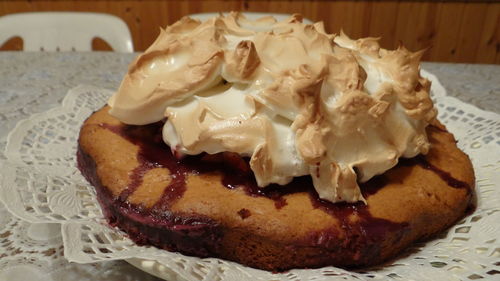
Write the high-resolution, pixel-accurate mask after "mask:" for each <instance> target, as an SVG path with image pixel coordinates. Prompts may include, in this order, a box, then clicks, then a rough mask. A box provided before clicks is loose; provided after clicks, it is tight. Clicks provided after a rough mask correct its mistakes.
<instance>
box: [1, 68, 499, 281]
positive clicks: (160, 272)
mask: <svg viewBox="0 0 500 281" xmlns="http://www.w3.org/2000/svg"><path fill="white" fill-rule="evenodd" d="M426 76H428V77H429V74H427V75H426ZM430 78H431V80H433V96H434V99H435V101H436V106H437V108H438V110H439V112H440V114H439V119H440V120H441V121H442V122H443V123H444V124H446V126H447V127H448V129H449V130H450V131H451V132H453V133H454V134H455V136H456V138H457V139H458V140H459V142H458V145H459V147H460V148H461V149H463V150H464V151H465V152H466V153H467V154H469V156H470V157H471V160H472V162H473V165H474V168H475V172H476V177H477V181H476V190H477V197H478V207H477V209H476V211H475V212H474V213H473V214H472V215H470V216H468V217H467V218H465V219H463V220H462V221H460V222H459V223H458V224H456V225H455V226H454V227H452V228H450V229H449V230H448V231H446V232H443V233H442V234H441V235H440V236H439V237H437V238H435V239H433V240H431V241H428V242H425V243H420V244H415V245H413V246H412V247H410V248H409V249H407V250H406V251H405V252H404V253H403V254H402V255H400V256H399V257H398V258H396V259H394V260H393V261H391V262H388V263H387V264H385V265H381V266H379V267H375V268H370V269H365V270H364V271H355V272H353V271H346V270H343V269H339V268H335V267H325V268H321V269H308V270H290V271H288V272H286V273H281V274H275V273H270V272H267V271H262V270H257V269H252V268H248V267H245V266H242V265H240V264H237V263H234V262H229V261H225V260H220V259H214V258H211V259H200V258H196V257H188V256H184V255H181V254H178V253H173V252H167V251H163V250H159V249H156V248H154V247H141V246H137V245H135V244H134V243H133V242H132V241H131V240H129V239H128V238H127V237H126V236H124V235H123V233H121V232H120V231H118V230H117V229H112V228H109V227H108V226H107V224H106V222H105V220H104V219H103V215H102V213H101V211H100V208H99V206H98V204H97V201H96V198H95V193H94V189H93V187H91V186H90V185H89V184H88V183H87V182H86V181H85V179H84V178H83V177H82V176H81V175H80V172H79V171H78V169H77V168H76V159H75V156H76V145H77V136H78V132H79V129H80V126H81V124H82V122H83V121H84V120H85V118H86V117H87V116H89V115H90V114H91V113H92V112H93V111H94V110H97V109H98V108H100V107H101V106H102V105H103V104H104V103H105V101H106V100H107V98H108V97H109V95H110V94H111V92H110V91H107V90H103V89H99V88H95V87H91V86H79V87H76V88H74V89H72V90H70V91H69V93H68V95H67V96H66V98H65V99H64V101H63V104H62V106H61V107H59V108H55V109H53V110H50V111H48V112H45V113H42V114H36V115H33V116H32V117H31V118H29V119H27V120H24V121H22V122H20V123H19V124H18V125H17V126H16V128H15V129H14V130H13V131H12V132H11V133H10V135H9V137H8V142H7V145H6V150H5V155H6V157H7V160H6V161H4V162H3V163H0V164H1V167H0V169H1V170H2V173H1V179H0V180H1V181H0V199H1V200H2V201H3V203H4V204H5V206H6V208H7V209H8V210H9V211H10V212H11V213H13V214H14V215H16V216H17V217H19V218H21V219H23V220H26V221H28V222H45V223H61V234H62V238H63V241H64V256H65V257H66V258H67V259H68V260H70V261H73V262H77V263H92V262H98V261H107V260H119V259H127V260H128V261H129V262H130V263H132V264H134V265H136V266H138V267H140V268H142V269H143V270H146V271H148V272H150V273H152V274H155V275H157V276H160V277H162V278H168V279H169V280H174V279H178V280H311V281H312V280H316V281H317V280H360V279H361V280H364V279H375V280H376V279H383V280H386V279H396V280H397V279H411V280H428V279H432V280H469V279H471V280H473V279H478V278H494V277H497V278H499V276H500V275H497V274H500V237H499V233H500V212H499V211H500V188H499V185H498V182H499V181H500V149H499V148H500V116H499V115H498V114H495V113H490V112H485V111H482V110H479V109H477V108H476V107H474V106H471V105H468V104H465V103H462V102H460V101H459V100H457V99H455V98H452V97H447V96H446V93H445V92H444V89H443V88H442V86H441V85H440V84H439V82H438V81H437V80H436V79H435V77H433V76H430ZM436 215H439V214H436ZM1 220H2V218H1V217H0V221H1ZM4 223H8V222H4ZM33 227H36V226H33ZM12 229H16V226H12ZM44 231H45V232H47V231H50V234H51V235H54V236H58V235H59V232H58V231H57V227H55V228H51V229H43V230H34V232H38V233H39V232H44ZM15 235H17V234H16V233H14V231H7V232H5V233H0V241H1V243H4V244H0V247H2V248H3V249H7V251H9V249H10V251H11V252H13V251H14V250H15V249H21V248H23V247H24V248H25V249H29V245H16V246H17V248H16V247H12V245H11V244H12V243H13V242H12V241H14V240H15V239H14V236H15ZM2 239H3V240H2ZM5 241H7V242H5ZM13 249H14V250H13ZM60 250H61V249H59V251H60ZM6 254H7V255H8V254H12V253H10V252H7V253H6ZM40 255H41V256H43V253H42V254H40ZM51 255H53V253H48V254H47V257H50V256H51ZM1 257H2V253H1V252H0V258H1Z"/></svg>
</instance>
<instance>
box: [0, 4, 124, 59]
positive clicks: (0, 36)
mask: <svg viewBox="0 0 500 281" xmlns="http://www.w3.org/2000/svg"><path fill="white" fill-rule="evenodd" d="M16 36H19V37H21V39H23V50H24V51H49V52H50V51H52V52H53V51H91V50H92V40H93V39H94V38H96V37H97V38H101V39H102V40H104V41H105V42H106V43H108V44H109V45H110V46H111V48H112V49H113V50H114V51H116V52H133V51H134V48H133V46H132V37H131V35H130V31H129V29H128V26H127V24H126V23H125V22H124V21H123V20H122V19H120V18H119V17H116V16H113V15H108V14H101V13H86V12H36V13H19V14H10V15H6V16H3V17H0V45H2V44H4V43H5V42H6V41H7V40H9V39H11V38H13V37H16Z"/></svg>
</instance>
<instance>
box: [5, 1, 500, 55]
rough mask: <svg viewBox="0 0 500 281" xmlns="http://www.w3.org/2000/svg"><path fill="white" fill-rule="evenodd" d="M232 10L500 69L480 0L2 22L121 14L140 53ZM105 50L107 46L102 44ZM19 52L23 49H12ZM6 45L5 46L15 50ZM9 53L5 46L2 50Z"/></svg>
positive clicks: (162, 10)
mask: <svg viewBox="0 0 500 281" xmlns="http://www.w3.org/2000/svg"><path fill="white" fill-rule="evenodd" d="M228 10H240V11H253V12H265V11H268V12H276V13H297V12H298V13H301V14H303V15H304V16H305V17H307V18H309V19H311V20H313V21H319V20H323V21H324V22H325V26H326V28H327V30H328V31H329V32H334V33H338V32H339V31H340V29H343V30H344V31H345V32H346V33H347V34H348V35H349V36H350V37H352V38H358V37H366V36H373V37H381V41H380V42H381V44H382V46H383V47H385V48H396V47H397V46H398V45H399V44H400V42H403V45H404V46H405V47H407V48H408V49H410V50H414V51H416V50H420V49H425V48H428V50H427V52H426V53H425V55H424V60H428V61H442V62H479V63H497V64H498V63H500V3H499V2H498V1H495V2H488V1H485V2H482V1H470V2H469V1H432V0H427V1H425V0H423V1H404V0H400V1H395V0H394V1H388V0H385V1H367V0H364V1H325V0H312V1H307V0H295V1H290V0H257V1H245V0H207V1H202V0H185V1H181V0H177V1H176V0H167V1H160V0H142V1H141V0H129V1H118V0H100V1H97V0H93V1H82V0H80V1H71V0H48V1H36V0H6V1H1V2H0V16H1V15H5V14H9V13H16V12H27V11H95V12H104V13H110V14H114V15H117V16H119V17H121V18H122V19H124V20H125V21H126V22H127V24H128V25H129V28H130V30H131V33H132V36H133V39H134V46H135V49H136V50H138V51H142V50H144V49H145V48H147V46H148V45H149V44H151V42H153V40H154V39H155V38H156V36H157V35H158V33H159V27H160V26H161V27H165V26H166V25H167V24H171V23H173V22H175V21H176V20H178V19H180V18H181V17H182V16H183V15H186V14H191V13H201V12H218V11H228ZM99 45H102V44H99ZM9 46H14V49H15V48H16V47H17V48H19V47H18V46H19V44H18V43H16V44H10V45H9ZM9 46H7V47H9ZM4 47H5V46H4Z"/></svg>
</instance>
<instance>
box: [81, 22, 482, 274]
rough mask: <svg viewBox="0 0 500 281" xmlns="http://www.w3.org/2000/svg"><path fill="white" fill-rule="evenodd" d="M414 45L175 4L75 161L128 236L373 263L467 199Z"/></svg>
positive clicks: (268, 258)
mask: <svg viewBox="0 0 500 281" xmlns="http://www.w3.org/2000/svg"><path fill="white" fill-rule="evenodd" d="M420 56H421V53H419V52H417V53H412V52H409V51H407V50H406V49H404V48H399V49H398V50H395V51H388V50H384V49H381V48H380V46H379V45H378V43H377V40H376V39H373V38H364V39H359V40H351V39H349V38H348V37H347V36H346V35H344V34H341V35H338V36H336V35H330V34H327V33H326V32H325V31H324V29H323V27H322V25H321V23H316V24H314V25H306V24H302V22H301V17H300V16H298V15H294V16H292V17H291V18H290V19H289V20H288V21H284V22H276V21H275V20H274V19H272V18H262V19H260V20H258V21H249V20H247V19H245V18H244V17H243V16H242V15H241V14H238V13H231V14H229V15H226V16H219V17H216V18H213V19H211V20H208V21H206V22H203V23H201V22H199V21H197V20H193V19H190V18H187V17H185V18H183V19H181V20H180V21H179V22H177V23H175V24H173V25H172V26H169V27H167V29H166V30H162V31H161V34H160V36H159V37H158V39H157V40H156V41H155V42H154V43H153V45H152V46H151V47H150V48H148V50H146V51H145V53H144V54H141V55H140V56H139V57H138V58H137V59H136V60H135V61H134V62H133V63H132V64H131V66H130V68H129V72H128V73H127V75H126V76H125V78H124V80H123V82H122V84H121V86H120V89H119V90H118V91H117V93H116V94H115V95H114V96H113V97H112V98H111V99H110V100H109V102H108V105H106V106H104V107H103V108H102V109H100V110H98V111H96V112H95V113H93V114H92V115H91V116H90V117H89V118H88V119H87V120H86V121H85V123H84V124H83V126H82V128H81V131H80V137H79V140H78V154H77V156H78V157H77V158H78V167H79V169H80V170H81V172H82V174H83V175H84V176H85V178H86V179H87V180H88V181H89V182H90V183H91V184H92V185H93V186H94V187H95V189H96V194H97V199H98V201H99V203H100V205H101V207H102V210H103V213H104V215H105V217H106V218H107V220H108V221H109V223H110V224H111V225H112V226H116V227H118V228H119V229H121V230H123V231H124V232H125V233H127V234H128V235H129V237H130V238H131V239H132V240H134V241H135V242H136V243H137V244H139V245H153V246H156V247H158V248H161V249H165V250H168V251H178V252H180V253H183V254H186V255H192V256H198V257H217V258H222V259H227V260H231V261H236V262H238V263H241V264H243V265H247V266H251V267H255V268H260V269H265V270H271V271H283V270H287V269H291V268H317V267H321V266H329V265H333V266H340V267H360V266H367V265H373V264H378V263H381V262H383V261H385V260H387V259H389V258H391V257H394V256H396V255H397V254H398V253H399V252H401V251H402V250H403V249H404V248H406V247H407V246H408V245H410V244H411V243H413V242H414V241H417V240H422V239H425V238H428V237H431V236H432V235H435V234H436V233H439V232H440V231H443V230H444V229H446V228H447V227H449V226H450V225H452V224H453V223H455V222H456V221H457V220H458V219H460V218H462V217H463V216H464V214H465V213H466V211H467V209H468V208H470V206H471V199H472V194H473V188H474V172H473V169H472V165H471V163H470V160H469V159H468V157H467V155H465V154H464V153H463V152H462V151H460V149H458V148H457V146H456V140H455V139H454V137H453V135H452V134H451V133H449V132H448V131H447V129H446V128H445V127H444V126H443V125H442V124H440V123H439V121H438V120H437V119H436V111H435V109H434V108H433V105H432V101H431V99H430V97H429V89H430V82H429V81H428V80H426V79H425V78H422V77H421V76H420V74H419V70H420V68H419V65H418V64H419V59H420Z"/></svg>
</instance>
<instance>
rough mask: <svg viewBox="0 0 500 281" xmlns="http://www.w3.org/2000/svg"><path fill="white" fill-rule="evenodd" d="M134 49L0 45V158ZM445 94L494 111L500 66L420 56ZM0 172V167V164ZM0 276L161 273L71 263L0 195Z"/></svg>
mask: <svg viewBox="0 0 500 281" xmlns="http://www.w3.org/2000/svg"><path fill="white" fill-rule="evenodd" d="M135 56H136V54H120V53H112V52H89V53H75V52H69V53H28V52H0V85H1V87H0V161H2V160H5V156H4V155H3V150H4V147H5V144H6V137H7V134H8V132H9V131H10V130H11V129H12V128H14V126H15V125H16V123H17V122H18V121H20V120H22V119H25V118H27V117H29V116H30V115H32V114H34V113H38V112H44V111H46V110H48V109H51V108H54V107H56V106H58V105H59V104H60V103H61V101H62V99H63V97H64V96H65V95H66V93H67V91H68V90H69V89H71V88H73V87H75V86H77V85H79V84H88V85H94V86H97V87H101V88H108V89H116V88H117V87H118V85H119V84H120V81H121V79H122V77H123V75H124V74H125V72H126V70H127V65H128V64H129V63H130V62H131V61H132V59H133V58H134V57H135ZM423 68H424V69H426V70H427V71H429V72H432V73H434V74H435V75H436V76H437V77H438V78H439V79H440V81H441V83H442V84H443V86H444V87H445V88H446V90H447V92H448V95H450V96H454V97H457V98H459V99H461V100H462V101H465V102H467V103H471V104H473V105H475V106H477V107H479V108H481V109H484V110H489V111H493V112H496V113H500V66H499V65H472V64H449V63H423ZM0 173H1V172H0ZM0 280H30V281H36V280H93V281H95V280H159V279H157V278H154V277H152V276H150V275H148V274H146V273H143V272H142V271H140V270H137V269H135V268H134V267H133V266H131V265H129V264H128V263H126V262H124V261H116V262H103V263H98V264H86V265H83V264H72V263H69V262H67V261H66V260H65V258H64V257H63V246H62V240H61V236H60V229H59V225H58V224H30V223H27V222H23V221H20V220H19V219H17V218H14V217H12V216H11V215H10V214H9V213H8V212H7V210H5V208H4V207H3V206H2V205H1V203H0Z"/></svg>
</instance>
